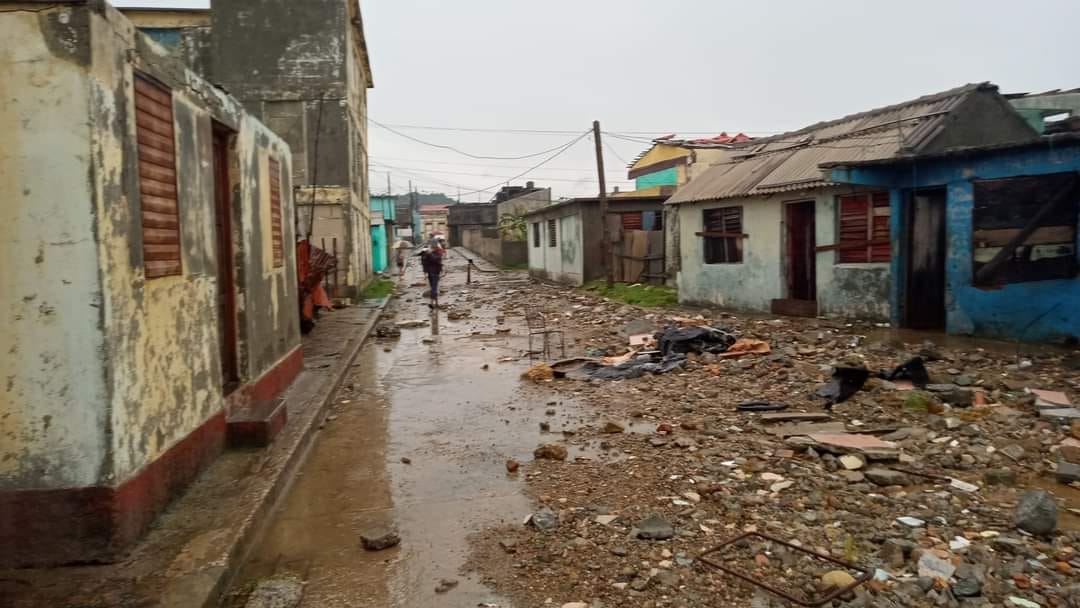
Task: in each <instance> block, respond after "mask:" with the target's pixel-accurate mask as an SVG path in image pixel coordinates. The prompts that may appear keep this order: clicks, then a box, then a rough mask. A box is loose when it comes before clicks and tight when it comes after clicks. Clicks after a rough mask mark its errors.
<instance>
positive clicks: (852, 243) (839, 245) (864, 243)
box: [814, 239, 892, 253]
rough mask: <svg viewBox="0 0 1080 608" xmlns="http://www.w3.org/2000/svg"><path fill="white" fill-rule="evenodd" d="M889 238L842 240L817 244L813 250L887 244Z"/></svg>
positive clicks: (857, 247)
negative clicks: (827, 243)
mask: <svg viewBox="0 0 1080 608" xmlns="http://www.w3.org/2000/svg"><path fill="white" fill-rule="evenodd" d="M891 242H892V241H890V240H889V239H877V240H874V241H843V242H841V243H833V244H832V245H819V246H818V247H814V251H816V252H818V253H820V252H822V251H840V250H843V249H862V248H863V247H872V246H874V245H888V244H889V243H891Z"/></svg>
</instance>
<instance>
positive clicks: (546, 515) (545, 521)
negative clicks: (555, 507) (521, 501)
mask: <svg viewBox="0 0 1080 608" xmlns="http://www.w3.org/2000/svg"><path fill="white" fill-rule="evenodd" d="M526 523H529V524H532V525H533V527H535V528H537V529H540V530H553V529H555V528H558V527H559V516H558V515H557V514H556V513H555V512H554V511H552V510H551V509H549V508H547V507H541V508H540V509H539V510H537V511H536V512H535V513H533V514H532V515H530V516H529V519H528V521H527V522H526Z"/></svg>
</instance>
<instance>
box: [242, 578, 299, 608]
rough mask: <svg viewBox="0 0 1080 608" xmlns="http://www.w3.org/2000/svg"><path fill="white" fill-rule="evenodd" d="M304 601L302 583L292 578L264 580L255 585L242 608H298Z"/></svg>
mask: <svg viewBox="0 0 1080 608" xmlns="http://www.w3.org/2000/svg"><path fill="white" fill-rule="evenodd" d="M303 599H304V582H303V581H302V580H300V579H299V578H297V577H294V576H281V575H279V576H274V577H271V578H264V579H262V580H260V581H259V582H258V583H256V584H255V590H254V591H252V592H251V595H250V596H248V600H247V603H245V604H244V608H298V607H299V606H300V602H302V601H303Z"/></svg>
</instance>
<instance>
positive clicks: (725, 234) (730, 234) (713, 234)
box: [694, 232, 750, 239]
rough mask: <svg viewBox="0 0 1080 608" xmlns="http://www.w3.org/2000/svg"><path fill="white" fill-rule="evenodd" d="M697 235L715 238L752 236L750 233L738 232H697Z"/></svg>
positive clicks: (744, 237)
mask: <svg viewBox="0 0 1080 608" xmlns="http://www.w3.org/2000/svg"><path fill="white" fill-rule="evenodd" d="M694 234H695V235H697V236H704V237H709V238H713V239H746V238H750V235H749V234H741V233H738V232H695V233H694Z"/></svg>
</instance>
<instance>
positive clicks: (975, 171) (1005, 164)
mask: <svg viewBox="0 0 1080 608" xmlns="http://www.w3.org/2000/svg"><path fill="white" fill-rule="evenodd" d="M830 179H831V181H833V182H835V183H841V184H852V185H856V186H858V187H864V188H874V189H877V190H880V191H884V192H887V193H888V198H889V200H891V201H895V203H896V207H897V211H898V212H897V213H893V214H891V215H890V220H891V221H890V225H889V241H890V246H889V249H890V250H891V255H890V260H889V266H890V273H889V274H890V276H891V277H892V280H891V283H890V288H889V290H888V292H889V294H888V299H889V304H890V306H889V309H890V310H889V312H890V314H889V317H890V320H891V321H892V322H893V324H894V325H895V326H897V327H912V328H926V329H938V330H945V331H947V332H948V333H951V334H967V335H978V336H989V337H995V338H1003V339H1010V340H1030V341H1042V342H1057V343H1071V344H1076V341H1077V339H1078V337H1080V277H1078V269H1080V258H1078V257H1077V252H1078V251H1080V240H1078V239H1080V231H1078V229H1077V224H1078V222H1080V133H1069V134H1061V135H1055V136H1049V137H1045V138H1041V139H1039V140H1036V141H1032V142H1027V143H1021V144H1011V145H997V146H986V147H977V148H963V149H959V150H955V151H945V152H939V153H936V154H924V155H916V156H910V157H904V158H899V159H884V160H876V161H875V160H867V161H855V162H847V163H839V164H836V165H834V166H833V168H832V170H831V173H830Z"/></svg>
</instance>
